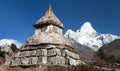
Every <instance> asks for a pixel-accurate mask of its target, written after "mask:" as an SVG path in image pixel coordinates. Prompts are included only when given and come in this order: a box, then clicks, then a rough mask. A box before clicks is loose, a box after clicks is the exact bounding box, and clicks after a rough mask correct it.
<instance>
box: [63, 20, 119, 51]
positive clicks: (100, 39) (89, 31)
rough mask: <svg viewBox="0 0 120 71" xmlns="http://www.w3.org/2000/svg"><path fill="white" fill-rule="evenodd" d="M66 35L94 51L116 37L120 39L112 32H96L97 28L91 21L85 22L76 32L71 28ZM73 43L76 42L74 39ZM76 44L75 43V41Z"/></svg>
mask: <svg viewBox="0 0 120 71" xmlns="http://www.w3.org/2000/svg"><path fill="white" fill-rule="evenodd" d="M64 36H65V37H67V38H69V39H70V40H71V39H74V40H75V42H77V43H79V44H81V45H84V46H87V47H89V48H91V49H92V50H94V51H97V50H98V49H99V48H100V47H101V46H103V45H104V44H106V43H110V42H112V41H113V40H115V39H119V38H120V37H118V36H116V35H112V34H101V33H98V32H96V30H95V29H94V28H93V27H92V25H91V23H90V22H86V23H84V24H83V25H82V26H81V28H80V29H78V30H77V31H76V32H75V31H72V30H71V29H70V30H68V31H67V32H66V33H65V35H64ZM72 43H74V42H73V41H72ZM74 46H75V43H74ZM78 47H79V46H78Z"/></svg>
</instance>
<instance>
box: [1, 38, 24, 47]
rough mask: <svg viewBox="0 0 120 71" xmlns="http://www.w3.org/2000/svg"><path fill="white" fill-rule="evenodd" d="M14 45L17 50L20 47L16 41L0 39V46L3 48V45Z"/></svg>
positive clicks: (20, 44)
mask: <svg viewBox="0 0 120 71" xmlns="http://www.w3.org/2000/svg"><path fill="white" fill-rule="evenodd" d="M12 43H14V44H15V45H16V46H17V47H18V48H20V47H21V46H22V43H20V42H18V41H17V40H14V39H1V40H0V46H1V47H4V46H5V45H11V44H12Z"/></svg>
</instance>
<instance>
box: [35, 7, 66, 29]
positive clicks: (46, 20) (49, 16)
mask: <svg viewBox="0 0 120 71" xmlns="http://www.w3.org/2000/svg"><path fill="white" fill-rule="evenodd" d="M49 24H53V25H56V26H58V27H60V28H64V26H63V24H62V23H61V22H60V20H59V19H58V18H57V17H56V16H55V14H54V12H53V11H52V7H51V5H49V7H48V10H47V12H46V13H45V15H44V16H43V17H41V18H40V19H39V20H38V21H37V22H36V23H35V24H34V25H33V26H34V27H39V26H41V25H49Z"/></svg>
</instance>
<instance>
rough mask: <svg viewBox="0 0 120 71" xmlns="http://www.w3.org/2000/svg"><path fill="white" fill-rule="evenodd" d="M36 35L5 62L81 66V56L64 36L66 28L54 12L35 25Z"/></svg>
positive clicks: (20, 64)
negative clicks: (63, 32) (63, 31)
mask: <svg viewBox="0 0 120 71" xmlns="http://www.w3.org/2000/svg"><path fill="white" fill-rule="evenodd" d="M33 26H34V27H35V29H36V30H35V33H34V34H33V35H32V36H30V37H29V38H28V40H27V41H26V43H25V44H24V45H23V46H22V48H21V49H20V51H19V52H16V53H13V55H12V57H11V58H10V59H9V60H7V61H6V62H5V64H6V65H9V66H31V65H32V66H34V65H42V64H44V65H51V64H53V65H79V64H81V63H82V61H81V60H80V56H79V54H78V53H77V52H76V51H75V49H74V48H73V47H72V45H71V42H70V41H69V40H68V39H67V38H65V37H64V36H63V35H62V29H63V28H64V26H63V24H62V23H61V22H60V20H59V19H58V18H57V17H56V16H55V14H54V13H53V11H52V7H51V5H50V6H49V7H48V10H47V12H46V13H45V15H44V16H43V17H41V18H40V19H39V20H38V21H37V22H36V23H35V24H34V25H33Z"/></svg>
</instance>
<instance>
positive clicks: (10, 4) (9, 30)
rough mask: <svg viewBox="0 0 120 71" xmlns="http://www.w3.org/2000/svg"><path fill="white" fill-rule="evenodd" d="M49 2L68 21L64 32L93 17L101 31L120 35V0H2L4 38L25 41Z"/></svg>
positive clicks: (0, 31) (1, 31)
mask: <svg viewBox="0 0 120 71" xmlns="http://www.w3.org/2000/svg"><path fill="white" fill-rule="evenodd" d="M49 4H52V7H53V10H54V13H55V14H56V16H57V17H58V18H59V19H60V20H61V21H62V23H63V24H64V26H65V28H64V31H63V32H64V33H65V31H67V29H70V28H71V29H72V30H74V31H76V30H77V29H79V28H80V26H81V25H82V24H83V23H84V22H87V21H89V22H91V24H92V25H93V27H94V28H95V29H96V30H97V31H98V32H100V33H111V34H114V35H119V36H120V32H119V30H120V28H119V27H120V0H0V39H3V38H7V39H10V38H12V39H16V40H18V41H20V42H22V43H24V42H25V41H26V39H27V38H28V37H29V36H30V35H32V34H33V33H34V30H35V29H34V27H33V26H32V25H33V24H34V23H35V22H36V21H37V20H38V19H39V18H41V17H42V16H43V15H44V13H45V12H46V10H47V8H48V5H49Z"/></svg>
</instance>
